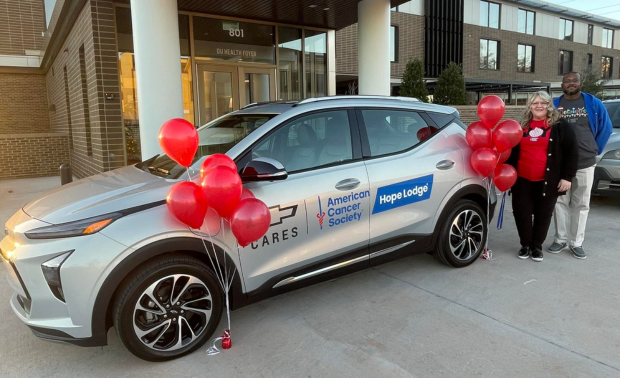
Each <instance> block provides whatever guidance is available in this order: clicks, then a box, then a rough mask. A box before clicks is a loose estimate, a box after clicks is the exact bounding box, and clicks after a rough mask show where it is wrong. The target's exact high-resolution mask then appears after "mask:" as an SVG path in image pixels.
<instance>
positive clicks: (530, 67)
mask: <svg viewBox="0 0 620 378" xmlns="http://www.w3.org/2000/svg"><path fill="white" fill-rule="evenodd" d="M517 71H518V72H534V46H530V45H522V44H519V47H518V49H517Z"/></svg>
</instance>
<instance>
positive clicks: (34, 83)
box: [0, 74, 50, 134]
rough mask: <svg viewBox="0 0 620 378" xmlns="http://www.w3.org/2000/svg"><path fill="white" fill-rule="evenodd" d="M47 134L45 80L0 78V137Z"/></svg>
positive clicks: (16, 76) (13, 76)
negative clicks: (1, 135) (19, 134)
mask: <svg viewBox="0 0 620 378" xmlns="http://www.w3.org/2000/svg"><path fill="white" fill-rule="evenodd" d="M49 131H50V121H49V117H48V109H47V93H46V89H45V76H43V75H28V74H0V134H18V133H39V132H41V133H46V132H49Z"/></svg>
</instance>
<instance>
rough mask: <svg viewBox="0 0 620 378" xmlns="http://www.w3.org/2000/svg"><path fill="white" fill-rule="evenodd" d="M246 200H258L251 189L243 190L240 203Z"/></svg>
mask: <svg viewBox="0 0 620 378" xmlns="http://www.w3.org/2000/svg"><path fill="white" fill-rule="evenodd" d="M246 198H256V197H254V193H252V191H251V190H250V189H246V188H243V191H242V192H241V197H240V198H239V201H243V200H244V199H246Z"/></svg>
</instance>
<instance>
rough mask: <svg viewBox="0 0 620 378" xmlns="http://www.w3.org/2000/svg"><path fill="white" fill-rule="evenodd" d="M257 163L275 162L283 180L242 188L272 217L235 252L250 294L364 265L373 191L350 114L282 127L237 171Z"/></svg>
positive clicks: (323, 114)
mask: <svg viewBox="0 0 620 378" xmlns="http://www.w3.org/2000/svg"><path fill="white" fill-rule="evenodd" d="M257 157H270V158H273V159H276V160H278V161H279V162H281V163H282V164H283V165H284V168H285V169H286V170H287V172H288V177H287V178H286V179H285V180H282V181H273V182H252V183H246V184H244V186H245V187H246V188H248V189H250V190H251V191H252V192H253V193H254V195H255V196H256V197H257V198H259V199H261V200H262V201H264V202H265V203H266V204H267V206H268V207H269V208H270V211H271V226H270V228H269V231H268V232H267V234H266V235H265V236H264V237H263V238H262V239H261V240H259V241H258V242H255V243H252V244H251V245H249V246H247V247H245V248H241V249H240V250H239V253H240V259H241V265H242V270H243V278H244V282H245V285H246V290H247V291H248V292H250V294H256V293H259V292H263V291H267V290H271V289H272V288H274V287H281V286H286V285H289V284H291V283H294V282H301V281H304V280H305V279H308V278H311V277H315V276H318V275H321V274H323V273H326V272H328V271H332V270H335V269H337V268H340V267H344V266H346V265H352V264H357V263H362V264H368V237H369V215H370V187H369V182H368V175H367V172H366V167H365V165H364V162H363V160H362V158H361V143H360V137H359V130H358V128H357V125H356V123H355V112H354V111H352V110H351V111H348V110H341V109H338V110H327V111H320V112H315V113H312V114H304V115H301V116H298V117H295V118H294V119H292V120H288V121H285V122H283V124H282V125H280V126H278V127H277V128H276V129H274V130H273V131H272V132H270V133H269V134H268V135H266V136H265V137H264V138H262V139H261V140H259V141H258V142H257V143H255V144H254V145H253V146H252V147H251V148H250V150H249V151H248V152H247V153H246V156H245V157H244V158H243V159H241V161H240V162H241V164H240V166H243V165H242V164H243V162H244V161H245V162H247V161H249V160H250V159H251V158H257Z"/></svg>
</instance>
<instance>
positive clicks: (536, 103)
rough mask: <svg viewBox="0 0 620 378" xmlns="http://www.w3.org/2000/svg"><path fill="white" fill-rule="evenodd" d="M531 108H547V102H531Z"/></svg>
mask: <svg viewBox="0 0 620 378" xmlns="http://www.w3.org/2000/svg"><path fill="white" fill-rule="evenodd" d="M532 105H533V106H547V105H549V103H548V102H532Z"/></svg>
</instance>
